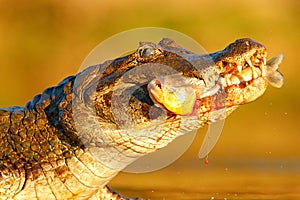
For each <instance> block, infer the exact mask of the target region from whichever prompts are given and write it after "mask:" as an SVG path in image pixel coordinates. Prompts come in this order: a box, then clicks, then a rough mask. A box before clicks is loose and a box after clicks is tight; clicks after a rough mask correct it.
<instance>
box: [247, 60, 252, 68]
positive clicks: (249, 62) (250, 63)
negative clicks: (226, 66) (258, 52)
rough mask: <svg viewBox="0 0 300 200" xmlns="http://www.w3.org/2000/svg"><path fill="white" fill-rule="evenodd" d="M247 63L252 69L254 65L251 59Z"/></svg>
mask: <svg viewBox="0 0 300 200" xmlns="http://www.w3.org/2000/svg"><path fill="white" fill-rule="evenodd" d="M246 62H247V63H248V64H249V66H250V67H252V66H253V65H252V62H251V60H250V59H247V60H246Z"/></svg>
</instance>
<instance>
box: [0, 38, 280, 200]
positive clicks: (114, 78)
mask: <svg viewBox="0 0 300 200" xmlns="http://www.w3.org/2000/svg"><path fill="white" fill-rule="evenodd" d="M266 57H267V51H266V48H265V47H264V46H263V45H261V44H259V43H258V42H256V41H253V40H251V39H248V38H243V39H238V40H236V41H235V42H233V43H231V44H230V45H228V46H227V47H226V48H225V49H224V50H221V51H218V52H215V53H211V54H194V53H193V52H191V51H189V50H187V49H184V48H182V47H181V46H179V45H178V44H177V43H176V42H175V41H173V40H171V39H167V38H165V39H163V40H161V41H160V42H159V43H158V44H155V43H152V42H141V43H140V46H139V47H138V48H137V50H136V51H134V52H132V53H129V54H128V55H124V56H121V57H119V58H116V59H114V60H110V61H106V62H104V63H103V64H98V65H94V66H90V67H88V68H86V69H85V70H83V71H82V72H80V73H78V74H77V75H76V76H70V77H67V78H65V79H64V80H63V81H62V82H60V83H59V84H58V85H57V86H55V87H50V88H48V89H46V90H44V91H43V92H42V93H41V94H39V95H37V96H35V97H34V98H33V100H31V101H30V102H28V103H27V104H26V105H25V106H24V107H17V106H14V107H9V108H3V109H0V199H31V200H33V199H47V200H51V199H127V198H125V197H123V196H122V195H120V194H118V193H116V192H114V191H113V190H112V189H111V188H110V187H109V186H107V184H108V183H109V181H110V180H111V179H112V178H113V177H114V176H116V175H117V174H118V172H119V171H121V170H122V169H123V168H125V167H126V166H127V165H129V164H130V163H131V162H133V161H134V160H136V159H137V158H139V157H141V156H143V155H146V154H149V153H151V152H154V151H156V150H158V149H160V148H163V147H165V146H166V145H168V144H169V143H170V142H172V141H173V140H174V139H175V138H177V137H178V136H180V135H183V134H186V133H189V132H190V131H191V130H195V129H197V128H200V127H203V126H204V125H207V124H211V123H213V122H215V121H218V120H221V119H224V118H226V117H227V116H228V115H229V114H230V113H231V112H232V111H233V110H235V109H236V108H237V107H239V106H240V105H243V104H246V103H249V102H252V101H254V100H256V99H257V98H258V97H260V96H261V95H262V94H263V93H264V92H265V90H266V88H267V85H268V83H270V84H271V85H273V86H275V87H281V86H282V84H283V76H282V75H281V74H280V72H278V65H279V64H280V63H281V61H282V58H283V55H282V54H280V55H278V56H276V57H274V58H272V59H270V60H269V61H267V60H266ZM164 67H165V68H164ZM170 69H171V70H170ZM145 77H148V78H145Z"/></svg>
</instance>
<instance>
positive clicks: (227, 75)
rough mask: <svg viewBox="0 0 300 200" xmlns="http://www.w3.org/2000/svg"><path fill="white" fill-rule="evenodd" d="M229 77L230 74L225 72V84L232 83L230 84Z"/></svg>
mask: <svg viewBox="0 0 300 200" xmlns="http://www.w3.org/2000/svg"><path fill="white" fill-rule="evenodd" d="M230 77H231V74H226V76H225V80H226V84H227V86H230V85H232V84H231V81H230Z"/></svg>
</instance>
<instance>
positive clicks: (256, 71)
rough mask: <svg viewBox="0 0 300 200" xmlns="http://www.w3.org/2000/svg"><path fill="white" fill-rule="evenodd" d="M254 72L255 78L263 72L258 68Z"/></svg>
mask: <svg viewBox="0 0 300 200" xmlns="http://www.w3.org/2000/svg"><path fill="white" fill-rule="evenodd" d="M253 72H254V73H253V77H254V78H258V77H259V76H260V74H261V72H260V69H258V68H255V69H254V71H253Z"/></svg>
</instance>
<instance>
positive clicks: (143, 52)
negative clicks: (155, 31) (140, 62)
mask: <svg viewBox="0 0 300 200" xmlns="http://www.w3.org/2000/svg"><path fill="white" fill-rule="evenodd" d="M154 53H155V49H154V48H153V47H150V46H145V47H143V48H141V49H140V50H139V54H140V56H141V57H143V58H148V57H149V56H151V55H153V54H154Z"/></svg>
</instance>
